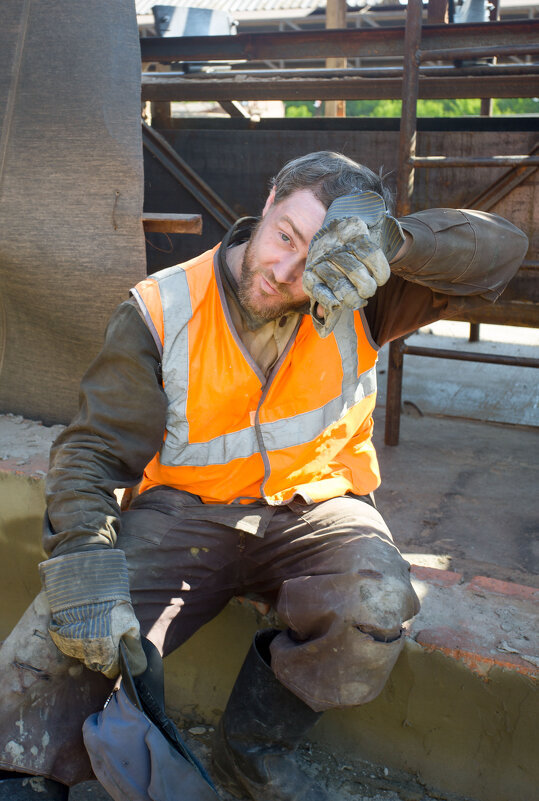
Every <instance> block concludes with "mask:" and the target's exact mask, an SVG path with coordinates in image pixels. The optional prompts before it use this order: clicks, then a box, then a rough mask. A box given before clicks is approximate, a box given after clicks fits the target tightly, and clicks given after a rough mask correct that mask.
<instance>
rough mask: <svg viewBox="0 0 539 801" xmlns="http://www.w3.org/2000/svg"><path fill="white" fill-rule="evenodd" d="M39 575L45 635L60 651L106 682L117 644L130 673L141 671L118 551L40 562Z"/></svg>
mask: <svg viewBox="0 0 539 801" xmlns="http://www.w3.org/2000/svg"><path fill="white" fill-rule="evenodd" d="M39 572H40V574H41V582H42V584H43V589H44V590H45V593H46V595H47V599H48V601H49V605H50V607H51V620H50V624H49V634H50V635H51V637H52V640H53V641H54V643H55V644H56V646H57V647H58V648H59V649H60V651H62V652H63V653H64V654H66V655H67V656H72V657H74V658H75V659H80V661H81V662H84V664H85V665H86V667H87V668H90V670H96V671H99V672H101V673H104V674H105V676H107V677H108V678H109V679H112V678H115V677H116V676H117V675H118V673H119V645H120V640H122V642H123V643H125V646H126V650H127V653H128V658H129V665H130V668H131V672H132V673H133V675H135V676H136V675H138V674H139V673H142V672H143V671H144V670H145V668H146V656H145V654H144V651H143V650H142V646H141V644H140V628H139V623H138V620H137V618H136V617H135V613H134V611H133V607H132V606H131V596H130V594H129V582H128V578H127V563H126V560H125V554H124V552H123V551H120V550H117V549H116V548H114V549H108V548H107V549H100V550H95V551H85V552H84V553H70V554H66V555H65V556H56V557H53V558H52V559H49V560H48V561H46V562H41V564H40V565H39Z"/></svg>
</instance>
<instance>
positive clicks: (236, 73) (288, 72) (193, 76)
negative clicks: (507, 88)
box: [142, 62, 539, 86]
mask: <svg viewBox="0 0 539 801" xmlns="http://www.w3.org/2000/svg"><path fill="white" fill-rule="evenodd" d="M402 72H403V69H402V67H345V68H335V67H330V68H328V67H323V68H320V67H306V68H301V67H299V68H297V69H296V68H294V67H287V68H285V69H258V68H255V69H249V68H248V67H247V68H245V69H231V70H226V71H223V72H203V73H200V72H199V73H192V72H187V73H184V72H178V71H171V72H164V73H155V72H145V73H143V76H142V77H143V83H145V84H147V85H149V86H151V84H152V83H154V82H159V81H160V80H163V81H170V80H173V79H175V78H179V79H181V80H185V81H195V82H197V81H207V82H209V81H244V80H246V79H247V78H316V79H328V78H402ZM528 74H529V75H538V74H539V62H536V63H533V64H474V65H473V66H472V65H471V66H466V67H454V66H451V65H448V64H445V65H444V64H438V65H429V66H428V67H420V68H419V76H420V77H427V78H453V77H472V78H473V77H477V76H480V75H486V76H489V77H500V76H505V75H528Z"/></svg>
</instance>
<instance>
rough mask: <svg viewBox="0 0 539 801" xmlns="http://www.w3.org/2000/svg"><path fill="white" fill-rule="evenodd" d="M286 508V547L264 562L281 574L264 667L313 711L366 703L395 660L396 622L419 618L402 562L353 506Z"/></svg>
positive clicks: (384, 535)
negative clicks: (275, 628) (281, 625)
mask: <svg viewBox="0 0 539 801" xmlns="http://www.w3.org/2000/svg"><path fill="white" fill-rule="evenodd" d="M291 511H292V513H293V514H297V516H298V520H297V522H296V523H294V522H292V524H291V526H290V527H288V528H287V534H288V536H289V537H290V540H289V543H288V544H285V545H284V548H283V550H282V551H281V546H280V535H277V540H276V545H277V547H278V549H279V551H280V556H277V558H276V560H275V562H274V565H275V569H276V570H279V569H281V570H282V575H283V577H284V581H283V582H282V584H281V587H280V589H279V593H278V597H277V602H276V610H277V612H278V613H279V615H280V617H281V618H282V620H283V621H284V622H285V623H286V625H287V626H288V631H287V632H283V634H281V635H279V637H278V638H276V639H275V641H274V642H273V643H272V646H271V654H272V666H273V669H274V671H275V674H276V676H277V677H278V678H279V680H280V681H281V682H283V684H285V685H286V686H287V687H288V688H289V689H291V690H292V691H293V692H294V693H296V695H298V696H299V697H300V698H302V699H303V700H304V701H305V703H307V704H309V706H310V707H311V708H312V709H314V710H317V711H321V710H324V709H329V708H336V707H348V706H355V705H357V704H363V703H366V702H367V701H370V700H372V699H373V698H375V697H376V696H377V695H378V694H379V692H380V691H381V690H382V688H383V687H384V685H385V683H386V680H387V678H388V676H389V674H390V672H391V670H392V668H393V666H394V664H395V662H396V661H397V658H398V655H399V653H400V651H401V649H402V646H403V637H402V624H403V622H404V621H406V620H408V619H409V618H411V617H413V616H414V615H415V614H417V612H418V611H419V601H418V599H417V596H416V594H415V592H414V590H413V587H412V585H411V582H410V575H409V569H410V568H409V564H408V563H407V562H406V561H405V560H404V559H403V558H402V556H401V554H400V552H399V550H398V548H397V547H396V546H395V544H394V542H393V539H392V537H391V534H390V532H389V529H388V528H387V526H386V524H385V522H384V520H383V518H382V516H381V515H380V513H379V512H378V511H377V510H376V509H375V508H374V507H373V506H372V505H370V504H369V503H366V502H365V501H363V500H360V499H358V498H355V497H352V496H345V497H344V498H334V499H331V500H329V501H325V502H323V503H320V504H316V505H310V506H309V505H307V504H292V505H291ZM277 521H278V518H276V520H275V521H274V522H275V523H277ZM309 529H310V531H309Z"/></svg>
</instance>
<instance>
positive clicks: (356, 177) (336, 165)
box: [271, 150, 392, 209]
mask: <svg viewBox="0 0 539 801" xmlns="http://www.w3.org/2000/svg"><path fill="white" fill-rule="evenodd" d="M271 186H272V188H273V187H275V202H276V203H278V202H279V201H280V200H284V199H285V198H286V197H288V196H289V195H291V194H292V192H296V191H297V190H299V189H310V190H311V192H312V193H313V194H314V195H315V197H317V198H318V200H319V201H320V202H321V203H322V204H323V205H324V206H325V207H326V208H329V207H330V206H331V204H332V203H333V201H334V200H335V198H338V197H341V196H342V195H349V194H350V193H352V192H360V191H362V190H364V189H370V190H371V191H373V192H377V193H378V194H379V195H381V196H382V197H383V198H384V200H385V203H386V206H387V208H388V209H390V208H391V206H392V195H391V192H390V190H389V189H388V188H387V187H386V186H385V185H384V183H383V180H382V176H381V175H376V173H374V172H373V171H372V170H370V169H369V168H368V167H365V166H364V165H363V164H358V163H357V162H356V161H353V160H352V159H350V158H348V157H347V156H343V155H342V153H334V152H332V151H331V150H319V151H318V152H316V153H308V154H307V155H305V156H300V157H299V158H297V159H293V160H292V161H289V162H288V163H287V164H285V166H284V167H283V168H282V170H280V172H279V173H278V174H277V175H276V176H275V178H273V179H272V181H271Z"/></svg>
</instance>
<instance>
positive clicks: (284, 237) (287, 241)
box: [279, 231, 292, 245]
mask: <svg viewBox="0 0 539 801" xmlns="http://www.w3.org/2000/svg"><path fill="white" fill-rule="evenodd" d="M279 236H280V237H281V239H282V241H283V242H284V243H285V244H286V245H291V244H292V240H291V239H290V237H289V236H287V235H286V234H285V233H283V232H282V231H279Z"/></svg>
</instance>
